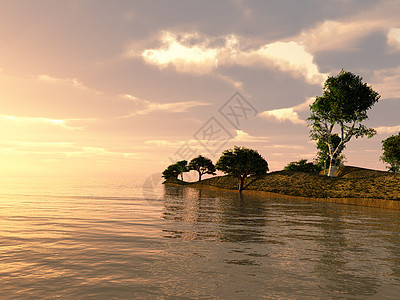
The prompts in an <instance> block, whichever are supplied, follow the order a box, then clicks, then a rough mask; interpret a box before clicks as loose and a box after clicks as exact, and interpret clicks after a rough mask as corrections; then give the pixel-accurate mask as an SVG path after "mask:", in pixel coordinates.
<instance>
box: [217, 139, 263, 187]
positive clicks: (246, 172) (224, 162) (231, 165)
mask: <svg viewBox="0 0 400 300" xmlns="http://www.w3.org/2000/svg"><path fill="white" fill-rule="evenodd" d="M216 168H217V170H220V171H222V172H224V173H226V174H229V175H232V176H235V177H236V178H238V179H239V193H241V192H242V191H243V183H244V179H245V178H246V177H247V176H251V175H263V174H265V173H267V171H268V163H267V161H266V160H265V159H264V158H263V157H262V156H261V155H260V154H259V153H258V152H257V151H256V150H252V149H248V148H245V147H237V146H235V147H234V149H233V150H232V149H228V150H225V151H224V152H223V153H222V156H221V157H220V158H219V160H218V162H217V163H216Z"/></svg>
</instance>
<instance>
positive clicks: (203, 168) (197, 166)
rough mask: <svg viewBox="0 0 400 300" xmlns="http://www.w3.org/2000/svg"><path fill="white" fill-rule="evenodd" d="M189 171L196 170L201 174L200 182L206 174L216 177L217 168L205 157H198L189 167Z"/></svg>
mask: <svg viewBox="0 0 400 300" xmlns="http://www.w3.org/2000/svg"><path fill="white" fill-rule="evenodd" d="M188 169H189V170H195V171H197V172H198V173H199V181H200V180H201V176H202V175H204V174H211V175H215V174H216V173H215V166H214V164H213V162H212V161H211V159H209V158H207V157H204V156H201V155H199V156H197V157H195V158H193V159H192V160H191V161H190V162H189V165H188Z"/></svg>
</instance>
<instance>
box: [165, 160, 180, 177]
mask: <svg viewBox="0 0 400 300" xmlns="http://www.w3.org/2000/svg"><path fill="white" fill-rule="evenodd" d="M179 174H180V171H179V169H178V167H177V165H176V164H173V165H169V166H168V167H167V168H166V169H165V170H164V171H163V172H162V176H163V177H164V178H165V179H166V180H168V179H178V175H179Z"/></svg>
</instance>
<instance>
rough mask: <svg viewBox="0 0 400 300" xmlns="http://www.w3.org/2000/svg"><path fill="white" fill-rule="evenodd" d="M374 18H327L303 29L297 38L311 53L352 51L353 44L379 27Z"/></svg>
mask: <svg viewBox="0 0 400 300" xmlns="http://www.w3.org/2000/svg"><path fill="white" fill-rule="evenodd" d="M379 25H380V23H379V22H378V21H372V20H348V21H340V22H339V21H333V20H327V21H324V22H323V23H320V24H319V25H317V26H316V27H314V28H312V29H308V30H305V31H303V32H302V33H301V34H300V35H299V36H298V37H296V38H295V39H296V40H298V41H299V42H300V43H302V44H303V45H304V46H305V48H306V49H307V50H308V51H310V52H311V53H317V52H322V51H338V50H342V51H351V50H353V48H352V45H354V44H355V43H356V42H357V41H359V40H361V39H362V38H364V37H365V36H367V35H368V34H370V33H371V31H373V30H377V28H379V27H380V26H379Z"/></svg>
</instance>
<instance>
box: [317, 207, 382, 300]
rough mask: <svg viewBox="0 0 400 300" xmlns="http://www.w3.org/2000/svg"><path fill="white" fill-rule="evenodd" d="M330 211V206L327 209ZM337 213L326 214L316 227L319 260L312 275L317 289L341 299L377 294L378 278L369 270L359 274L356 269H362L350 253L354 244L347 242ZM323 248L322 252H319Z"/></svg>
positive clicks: (355, 249)
mask: <svg viewBox="0 0 400 300" xmlns="http://www.w3.org/2000/svg"><path fill="white" fill-rule="evenodd" d="M327 209H329V206H327ZM341 217H342V215H341V213H340V212H339V211H335V210H330V211H328V210H327V211H326V213H325V217H324V220H323V221H322V222H320V223H319V224H318V225H316V226H318V227H319V228H320V229H322V233H321V236H320V237H319V238H318V239H317V243H318V244H319V245H320V249H319V250H318V251H319V253H321V256H320V259H319V260H318V262H317V264H316V266H315V272H316V273H317V275H318V276H319V277H320V278H321V283H320V288H321V289H322V291H323V292H324V293H326V294H328V296H329V297H343V296H346V295H360V296H370V295H375V294H376V293H377V292H378V288H379V284H378V280H377V276H378V274H376V276H374V274H373V273H374V271H373V270H371V269H370V270H368V275H366V274H362V273H363V272H362V271H361V270H360V269H359V268H357V267H356V268H353V267H352V266H351V265H355V266H358V267H364V266H363V265H362V262H359V261H354V257H358V256H359V255H360V253H357V255H356V256H355V255H353V254H354V253H351V252H352V251H360V249H358V250H357V247H353V246H354V245H352V243H353V242H354V241H349V240H347V239H346V228H345V227H344V224H345V221H343V220H342V218H341ZM321 248H322V249H321Z"/></svg>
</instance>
